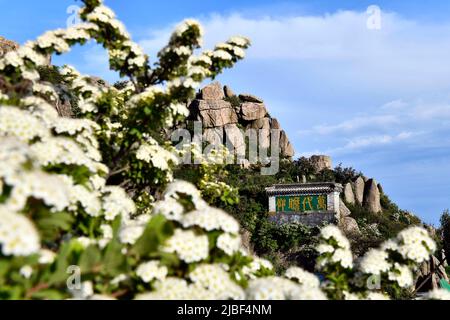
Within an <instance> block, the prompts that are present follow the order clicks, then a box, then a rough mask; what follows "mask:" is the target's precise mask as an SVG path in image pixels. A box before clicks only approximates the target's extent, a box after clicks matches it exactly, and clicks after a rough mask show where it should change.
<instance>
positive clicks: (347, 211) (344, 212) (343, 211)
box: [339, 199, 352, 219]
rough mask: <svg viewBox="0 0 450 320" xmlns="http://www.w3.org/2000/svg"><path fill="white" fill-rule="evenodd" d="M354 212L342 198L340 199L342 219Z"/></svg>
mask: <svg viewBox="0 0 450 320" xmlns="http://www.w3.org/2000/svg"><path fill="white" fill-rule="evenodd" d="M351 214H352V212H351V211H350V209H349V208H347V206H346V205H345V203H344V201H342V199H339V216H340V218H341V219H343V218H345V217H348V216H350V215H351Z"/></svg>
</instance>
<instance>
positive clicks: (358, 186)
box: [353, 176, 365, 204]
mask: <svg viewBox="0 0 450 320" xmlns="http://www.w3.org/2000/svg"><path fill="white" fill-rule="evenodd" d="M364 187H365V182H364V179H363V177H361V176H359V177H358V178H357V179H356V180H355V181H354V182H353V190H354V191H355V199H356V202H358V204H363V201H364Z"/></svg>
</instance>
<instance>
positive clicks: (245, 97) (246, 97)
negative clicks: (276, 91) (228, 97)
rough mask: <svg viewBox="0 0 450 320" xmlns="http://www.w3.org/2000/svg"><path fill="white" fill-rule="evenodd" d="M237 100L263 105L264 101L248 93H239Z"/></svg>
mask: <svg viewBox="0 0 450 320" xmlns="http://www.w3.org/2000/svg"><path fill="white" fill-rule="evenodd" d="M239 99H241V100H242V101H244V102H255V103H264V100H263V99H261V98H258V97H257V96H254V95H252V94H248V93H241V94H240V95H239Z"/></svg>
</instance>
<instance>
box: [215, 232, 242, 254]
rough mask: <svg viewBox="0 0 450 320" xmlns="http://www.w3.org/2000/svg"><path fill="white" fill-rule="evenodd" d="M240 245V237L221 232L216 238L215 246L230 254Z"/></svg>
mask: <svg viewBox="0 0 450 320" xmlns="http://www.w3.org/2000/svg"><path fill="white" fill-rule="evenodd" d="M240 246H241V238H240V237H239V236H236V235H231V234H229V233H222V234H221V235H220V236H219V237H218V238H217V248H219V249H221V250H222V251H224V252H225V253H226V254H227V255H229V256H231V255H233V254H234V253H235V252H237V251H238V250H239V247H240Z"/></svg>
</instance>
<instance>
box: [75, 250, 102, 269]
mask: <svg viewBox="0 0 450 320" xmlns="http://www.w3.org/2000/svg"><path fill="white" fill-rule="evenodd" d="M101 259H102V257H101V252H100V250H99V249H98V248H97V247H96V246H89V247H87V249H86V250H85V251H84V252H83V253H82V254H81V257H80V261H79V266H80V268H81V271H82V272H83V273H85V272H90V271H92V269H93V268H94V267H95V266H96V265H98V264H99V263H100V262H101Z"/></svg>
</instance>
